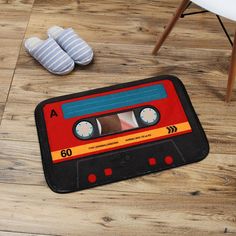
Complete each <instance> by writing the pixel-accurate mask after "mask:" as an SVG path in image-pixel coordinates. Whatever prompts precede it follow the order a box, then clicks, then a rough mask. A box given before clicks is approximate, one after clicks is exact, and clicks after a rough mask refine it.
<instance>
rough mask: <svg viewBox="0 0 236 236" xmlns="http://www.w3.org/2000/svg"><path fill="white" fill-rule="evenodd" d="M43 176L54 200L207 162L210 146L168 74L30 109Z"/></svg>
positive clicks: (182, 91) (183, 94)
mask: <svg viewBox="0 0 236 236" xmlns="http://www.w3.org/2000/svg"><path fill="white" fill-rule="evenodd" d="M35 119H36V125H37V130H38V137H39V143H40V149H41V155H42V162H43V168H44V174H45V178H46V181H47V183H48V185H49V187H50V188H51V189H52V190H53V191H55V192H58V193H66V192H72V191H77V190H82V189H86V188H90V187H94V186H97V185H102V184H107V183H111V182H115V181H119V180H124V179H128V178H132V177H136V176H140V175H144V174H148V173H152V172H157V171H162V170H165V169H169V168H174V167H178V166H181V165H185V164H189V163H193V162H197V161H200V160H202V159H204V158H205V157H206V156H207V154H208V152H209V145H208V141H207V138H206V135H205V133H204V131H203V129H202V126H201V124H200V122H199V120H198V118H197V115H196V113H195V111H194V109H193V107H192V104H191V102H190V99H189V97H188V95H187V92H186V90H185V88H184V85H183V84H182V82H181V81H180V80H179V79H178V78H176V77H174V76H169V75H164V76H159V77H155V78H149V79H144V80H139V81H135V82H130V83H125V84H119V85H115V86H111V87H105V88H101V89H95V90H90V91H85V92H81V93H76V94H71V95H66V96H62V97H57V98H52V99H49V100H46V101H43V102H41V103H40V104H39V105H38V106H37V107H36V109H35Z"/></svg>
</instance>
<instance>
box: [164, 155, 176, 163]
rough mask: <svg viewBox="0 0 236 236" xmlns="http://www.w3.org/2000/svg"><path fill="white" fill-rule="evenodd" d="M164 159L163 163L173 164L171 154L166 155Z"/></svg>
mask: <svg viewBox="0 0 236 236" xmlns="http://www.w3.org/2000/svg"><path fill="white" fill-rule="evenodd" d="M164 161H165V163H166V164H167V165H171V164H173V162H174V159H173V157H172V156H166V157H165V159H164Z"/></svg>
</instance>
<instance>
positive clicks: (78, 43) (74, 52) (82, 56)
mask: <svg viewBox="0 0 236 236" xmlns="http://www.w3.org/2000/svg"><path fill="white" fill-rule="evenodd" d="M47 33H48V36H49V37H52V38H54V39H55V40H56V41H57V43H58V44H59V45H60V46H61V47H62V48H63V49H64V50H65V51H66V52H67V53H68V55H69V56H70V57H71V58H72V59H73V60H74V61H75V63H76V64H79V65H88V64H89V63H90V62H91V61H92V60H93V50H92V48H91V47H90V46H89V45H88V44H87V43H86V42H85V41H84V40H83V39H82V38H80V37H79V36H78V34H76V33H75V32H74V30H73V29H72V28H68V29H63V28H61V27H59V26H53V27H51V28H50V29H48V32H47Z"/></svg>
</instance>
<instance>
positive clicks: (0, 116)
mask: <svg viewBox="0 0 236 236" xmlns="http://www.w3.org/2000/svg"><path fill="white" fill-rule="evenodd" d="M4 108H5V103H0V124H1V120H2V115H3V111H4Z"/></svg>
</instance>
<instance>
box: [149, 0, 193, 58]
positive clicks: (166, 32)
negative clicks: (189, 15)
mask: <svg viewBox="0 0 236 236" xmlns="http://www.w3.org/2000/svg"><path fill="white" fill-rule="evenodd" d="M189 2H190V0H182V2H181V4H180V5H179V7H178V8H177V10H176V12H175V14H174V16H173V18H172V19H171V20H170V21H169V23H168V25H167V26H166V28H165V30H164V32H163V33H162V35H161V37H160V38H159V39H158V40H157V43H156V45H155V48H154V49H153V51H152V54H153V55H157V52H158V51H159V49H160V47H161V45H162V44H163V43H164V42H165V40H166V38H167V37H168V35H169V34H170V32H171V30H172V29H173V27H174V26H175V24H176V22H177V20H178V19H179V18H180V16H181V14H182V13H183V11H184V10H185V9H186V7H187V6H188V4H189Z"/></svg>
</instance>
